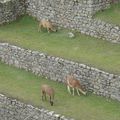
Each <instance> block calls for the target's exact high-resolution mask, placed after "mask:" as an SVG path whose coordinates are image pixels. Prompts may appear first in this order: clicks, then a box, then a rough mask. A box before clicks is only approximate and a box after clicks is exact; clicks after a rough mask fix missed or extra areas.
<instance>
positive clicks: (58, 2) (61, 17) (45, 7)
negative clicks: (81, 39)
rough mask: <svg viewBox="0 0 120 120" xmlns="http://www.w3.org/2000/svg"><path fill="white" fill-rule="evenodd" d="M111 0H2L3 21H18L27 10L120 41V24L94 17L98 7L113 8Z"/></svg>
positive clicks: (65, 25) (35, 14)
mask: <svg viewBox="0 0 120 120" xmlns="http://www.w3.org/2000/svg"><path fill="white" fill-rule="evenodd" d="M77 1H78V2H77ZM110 3H111V0H2V1H0V24H3V23H6V22H11V21H14V20H16V19H17V18H18V17H19V16H21V15H23V14H25V12H26V11H27V13H28V14H29V15H31V16H33V17H36V18H37V19H38V20H40V19H43V18H45V19H50V20H51V21H52V22H53V23H54V24H56V25H58V26H60V27H64V28H69V29H73V30H78V31H80V32H81V33H84V34H87V35H90V36H93V37H96V38H102V39H104V40H108V41H110V42H114V43H120V27H119V26H117V25H112V24H109V23H106V22H103V21H100V20H96V19H92V16H93V15H94V14H95V13H96V12H97V11H99V10H103V9H106V8H109V7H110ZM26 9H27V10H26Z"/></svg>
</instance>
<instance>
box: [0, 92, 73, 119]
mask: <svg viewBox="0 0 120 120" xmlns="http://www.w3.org/2000/svg"><path fill="white" fill-rule="evenodd" d="M0 120H74V119H71V118H66V117H64V116H62V115H60V114H56V113H55V112H54V111H49V110H46V109H44V108H36V107H34V106H32V105H28V104H25V103H22V102H20V101H18V100H16V99H13V98H8V97H6V96H4V95H2V94H0Z"/></svg>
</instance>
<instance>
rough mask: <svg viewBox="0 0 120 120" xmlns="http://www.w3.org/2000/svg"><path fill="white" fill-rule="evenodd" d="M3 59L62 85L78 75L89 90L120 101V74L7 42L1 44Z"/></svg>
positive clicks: (0, 53)
mask: <svg viewBox="0 0 120 120" xmlns="http://www.w3.org/2000/svg"><path fill="white" fill-rule="evenodd" d="M0 59H1V61H3V62H5V63H7V64H10V65H14V66H16V67H18V68H23V69H25V70H27V71H31V72H33V73H34V74H36V75H42V76H45V77H47V78H49V79H51V80H54V81H58V82H64V80H65V77H66V75H68V74H69V73H74V75H75V77H76V78H77V79H78V80H80V81H81V84H82V85H85V86H86V87H87V89H88V90H89V91H92V92H93V93H95V94H97V95H101V96H105V97H108V98H112V99H116V100H118V101H120V76H118V75H114V74H110V73H107V72H104V71H101V70H98V69H96V68H93V67H90V66H87V65H84V64H80V63H77V62H73V61H69V60H66V59H62V58H58V57H53V56H49V55H47V54H45V53H42V52H37V51H31V50H28V49H22V48H20V47H17V46H13V45H9V44H7V43H0Z"/></svg>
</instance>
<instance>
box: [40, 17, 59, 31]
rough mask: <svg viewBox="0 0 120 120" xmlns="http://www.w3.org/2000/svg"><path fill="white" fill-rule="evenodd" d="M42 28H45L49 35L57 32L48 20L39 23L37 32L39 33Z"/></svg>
mask: <svg viewBox="0 0 120 120" xmlns="http://www.w3.org/2000/svg"><path fill="white" fill-rule="evenodd" d="M42 27H43V28H46V29H47V31H48V33H50V31H53V32H57V30H56V29H55V28H54V27H53V25H52V23H51V22H50V21H49V20H45V19H43V20H41V21H40V22H39V27H38V32H39V31H41V29H42Z"/></svg>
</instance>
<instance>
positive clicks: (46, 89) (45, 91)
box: [41, 84, 54, 106]
mask: <svg viewBox="0 0 120 120" xmlns="http://www.w3.org/2000/svg"><path fill="white" fill-rule="evenodd" d="M41 92H42V100H44V98H45V100H46V95H47V96H49V97H50V104H51V106H53V99H54V89H53V88H52V87H50V86H49V85H46V84H44V85H42V86H41Z"/></svg>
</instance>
